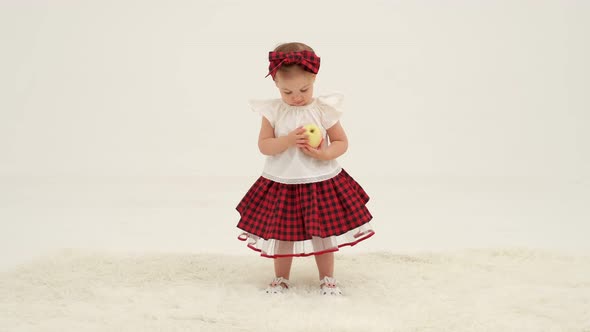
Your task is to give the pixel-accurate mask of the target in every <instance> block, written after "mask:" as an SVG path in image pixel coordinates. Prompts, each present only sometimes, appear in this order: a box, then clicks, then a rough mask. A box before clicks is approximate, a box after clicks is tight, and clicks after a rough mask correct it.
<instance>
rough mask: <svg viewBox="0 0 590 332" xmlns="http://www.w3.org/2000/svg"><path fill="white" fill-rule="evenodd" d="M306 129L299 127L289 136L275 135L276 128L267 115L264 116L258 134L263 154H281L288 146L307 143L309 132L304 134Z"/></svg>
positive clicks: (259, 147) (259, 146) (259, 145)
mask: <svg viewBox="0 0 590 332" xmlns="http://www.w3.org/2000/svg"><path fill="white" fill-rule="evenodd" d="M304 132H305V129H304V128H303V127H299V128H297V129H295V130H293V131H292V132H290V133H289V135H287V136H280V137H275V130H274V128H273V127H272V125H271V124H270V122H269V121H268V119H266V118H265V117H262V125H261V126H260V134H259V135H258V149H260V152H262V154H264V155H267V156H272V155H275V154H279V153H281V152H283V151H285V150H287V149H288V148H290V147H292V146H294V145H297V146H300V147H301V146H305V145H307V134H304Z"/></svg>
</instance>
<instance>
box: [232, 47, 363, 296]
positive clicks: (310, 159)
mask: <svg viewBox="0 0 590 332" xmlns="http://www.w3.org/2000/svg"><path fill="white" fill-rule="evenodd" d="M269 60H270V65H269V73H268V75H271V76H272V78H273V80H274V82H275V85H276V87H277V88H278V89H279V92H280V94H281V98H280V99H272V100H258V101H251V102H250V106H251V108H252V110H253V111H256V112H258V113H260V114H261V115H262V125H261V128H260V135H259V137H258V147H259V149H260V152H262V153H263V154H264V155H266V156H267V159H266V163H265V166H264V170H263V173H262V175H261V176H260V177H259V178H258V179H257V180H256V182H255V183H254V184H253V185H252V187H251V188H250V189H249V190H248V192H247V193H246V195H245V196H244V198H242V200H241V201H240V202H239V204H238V206H237V208H236V209H237V210H238V212H239V213H240V217H241V218H240V221H239V223H238V225H237V227H238V228H240V229H241V230H242V231H243V233H242V234H240V236H239V237H238V239H240V240H242V241H246V240H248V247H249V248H251V249H253V250H255V251H258V252H260V253H261V256H263V257H270V258H273V259H274V269H275V278H274V279H273V281H272V282H271V284H270V285H269V287H268V288H267V289H266V292H267V293H282V292H285V291H286V290H288V288H289V274H290V272H291V263H292V261H293V257H301V256H310V255H314V256H315V260H316V264H317V267H318V272H319V277H320V293H321V294H329V295H340V294H342V292H341V291H340V289H339V287H338V286H337V283H336V279H335V278H334V252H335V251H338V248H340V247H342V246H347V245H348V246H353V245H355V244H357V243H359V242H361V241H363V240H365V239H367V238H369V237H371V236H372V235H373V234H374V231H373V230H372V228H371V226H370V224H369V221H370V220H371V219H372V215H371V213H370V212H369V210H368V209H367V208H366V206H365V205H366V203H367V202H368V201H369V196H368V195H367V193H366V192H365V191H364V190H363V188H362V187H361V186H360V185H359V184H358V183H357V182H356V181H355V180H354V179H353V178H352V177H351V176H350V175H349V174H348V173H347V172H346V171H345V170H344V169H342V168H341V167H340V165H339V164H338V162H337V161H336V158H338V157H339V156H341V155H342V154H344V152H346V150H347V148H348V139H347V137H346V134H345V132H344V129H343V128H342V125H341V124H340V121H339V119H340V117H341V115H342V110H341V102H342V95H340V94H328V95H323V96H319V97H317V98H314V97H313V84H314V81H315V78H316V74H317V73H318V70H319V68H320V58H319V57H318V56H317V55H316V54H315V53H314V51H313V49H312V48H311V47H309V46H307V45H305V44H302V43H287V44H282V45H280V46H278V47H277V48H276V49H275V50H274V51H272V52H269ZM268 75H266V76H268ZM308 124H315V125H316V126H317V127H319V129H320V131H321V134H322V138H323V140H322V143H321V145H320V146H318V147H317V148H313V147H312V146H310V145H309V141H308V134H307V133H306V129H305V128H303V127H304V126H306V125H308Z"/></svg>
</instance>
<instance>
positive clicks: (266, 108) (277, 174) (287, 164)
mask: <svg viewBox="0 0 590 332" xmlns="http://www.w3.org/2000/svg"><path fill="white" fill-rule="evenodd" d="M342 99H343V96H342V94H340V93H331V94H326V95H321V96H319V97H317V98H314V99H313V100H312V102H311V103H309V104H307V105H304V106H291V105H289V104H287V103H285V102H284V101H283V100H282V99H270V100H251V101H250V107H251V109H252V110H253V111H255V112H258V113H260V114H261V115H262V116H264V117H265V118H266V119H267V120H268V121H269V122H270V124H271V126H272V127H273V128H274V134H275V137H280V136H286V135H288V134H289V133H290V132H291V131H293V130H294V129H296V128H298V127H300V126H304V125H307V124H311V123H314V124H316V125H317V126H318V127H319V128H320V130H321V132H322V137H323V139H324V140H325V141H327V139H328V138H327V134H326V131H327V130H328V129H330V128H331V127H332V126H333V125H335V124H336V123H337V122H338V121H339V119H340V117H341V116H342V113H343V112H342V107H341V105H342ZM340 170H341V167H340V165H339V164H338V162H337V161H336V160H335V159H333V160H318V159H315V158H311V157H309V156H307V155H305V154H304V153H303V152H301V149H298V148H289V149H287V150H286V151H284V152H283V153H279V154H276V155H274V156H267V158H266V162H265V164H264V170H263V172H262V176H263V177H265V178H267V179H269V180H272V181H275V182H280V183H286V184H298V183H313V182H320V181H324V180H327V179H330V178H332V177H334V176H336V175H338V173H339V172H340Z"/></svg>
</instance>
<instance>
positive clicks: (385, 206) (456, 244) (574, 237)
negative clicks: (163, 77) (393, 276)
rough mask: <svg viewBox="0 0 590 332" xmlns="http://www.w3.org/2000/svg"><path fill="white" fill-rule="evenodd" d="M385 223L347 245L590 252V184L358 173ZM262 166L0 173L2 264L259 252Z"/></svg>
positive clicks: (392, 248)
mask: <svg viewBox="0 0 590 332" xmlns="http://www.w3.org/2000/svg"><path fill="white" fill-rule="evenodd" d="M355 178H356V179H357V181H359V183H361V184H362V185H363V187H364V188H365V189H366V190H367V192H368V193H369V194H370V196H371V201H370V202H369V205H368V206H369V208H370V210H371V212H372V213H373V215H374V219H373V222H372V223H373V226H374V228H375V230H376V232H377V234H376V235H375V236H374V237H373V238H371V239H369V240H367V241H365V242H364V243H361V244H359V245H357V246H355V247H352V248H344V249H343V250H342V253H343V254H344V253H364V252H375V251H389V252H393V253H401V252H423V251H437V252H438V251H452V250H460V249H465V248H529V249H547V250H555V251H562V252H570V253H581V254H584V255H587V254H590V241H588V240H587V239H588V234H590V222H589V221H590V204H589V203H590V184H589V183H588V182H584V181H581V180H578V181H574V180H565V179H558V178H526V177H519V178H515V177H506V178H468V177H455V178H436V177H431V178H412V177H399V178H396V177H390V178H377V177H358V176H356V177H355ZM254 180H255V177H233V178H232V177H225V178H207V177H160V178H157V177H153V178H130V177H27V178H23V177H21V178H17V177H10V178H9V177H4V178H0V228H1V232H0V269H10V268H11V267H14V266H15V265H17V264H20V263H24V262H26V261H28V260H30V259H31V258H34V257H39V256H42V255H47V254H51V253H52V252H55V251H58V250H61V249H64V248H83V249H93V250H94V249H97V250H104V251H126V252H129V251H139V252H152V251H153V252H185V253H229V254H234V255H242V254H243V255H256V254H255V253H254V252H252V251H250V250H249V249H246V248H245V247H244V246H243V243H242V242H240V241H238V240H236V236H237V234H238V230H237V229H236V228H235V225H236V223H237V221H238V218H239V215H238V213H237V212H236V211H235V209H234V208H235V206H236V204H237V202H238V201H239V199H240V198H241V197H242V196H243V194H244V193H245V191H246V190H247V189H248V188H249V186H250V185H251V183H252V182H253V181H254Z"/></svg>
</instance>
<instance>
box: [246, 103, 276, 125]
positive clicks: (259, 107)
mask: <svg viewBox="0 0 590 332" xmlns="http://www.w3.org/2000/svg"><path fill="white" fill-rule="evenodd" d="M279 101H280V100H277V99H270V100H250V101H248V104H249V105H250V109H251V110H252V111H254V112H256V113H259V114H260V115H262V116H264V117H265V118H266V119H267V120H268V122H270V124H271V125H272V126H273V128H274V126H275V121H276V118H277V117H276V114H277V109H278V106H279V103H278V102H279Z"/></svg>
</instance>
